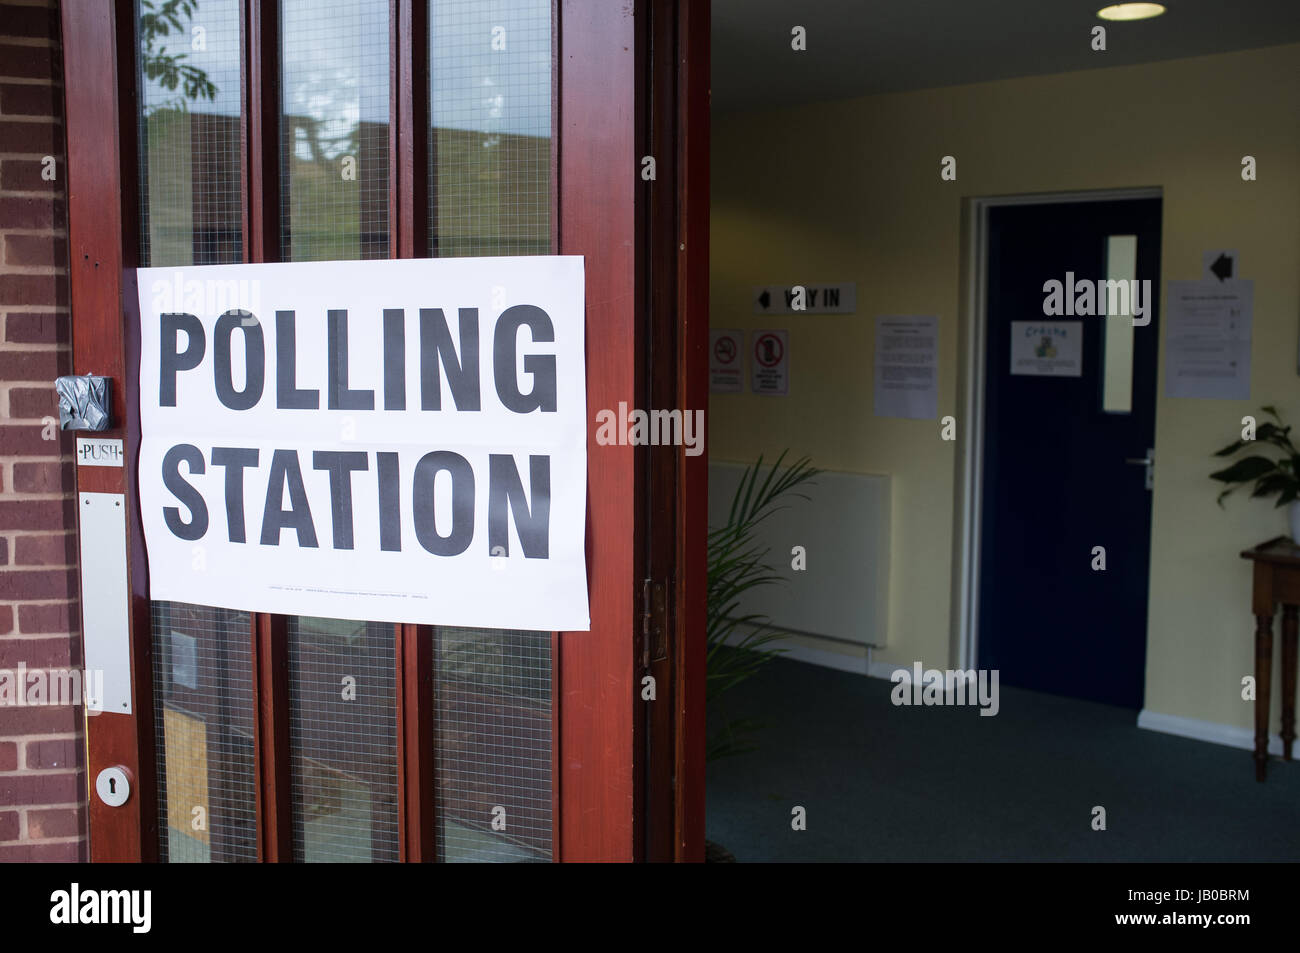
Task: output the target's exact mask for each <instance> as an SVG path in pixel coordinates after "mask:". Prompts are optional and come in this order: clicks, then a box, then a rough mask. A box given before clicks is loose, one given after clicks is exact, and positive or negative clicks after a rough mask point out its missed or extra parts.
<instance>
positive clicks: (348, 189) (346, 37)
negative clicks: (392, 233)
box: [280, 0, 399, 862]
mask: <svg viewBox="0 0 1300 953" xmlns="http://www.w3.org/2000/svg"><path fill="white" fill-rule="evenodd" d="M388 6H389V5H388V3H387V2H386V0H284V2H283V3H282V4H281V6H280V36H281V50H280V69H281V73H280V87H281V104H280V109H281V115H280V129H281V133H282V136H283V141H282V143H281V151H280V172H281V196H282V198H281V201H282V219H281V221H282V232H281V239H282V241H281V253H282V254H283V256H284V260H285V261H338V260H350V259H358V258H363V259H373V258H387V257H388V254H389V249H388V176H389V168H388V123H389V113H388V110H389V62H390V55H391V54H390V50H389V33H388V31H389V9H388ZM378 317H379V316H378V313H377V312H376V313H375V314H373V315H356V316H354V317H353V318H352V319H351V320H352V327H353V333H355V334H358V335H359V334H363V333H366V324H365V322H367V321H374V322H376V323H377V321H378ZM298 320H299V321H317V322H320V321H323V320H324V315H299V318H298ZM321 383H323V382H321ZM320 413H329V411H324V410H322V411H320ZM288 633H289V735H290V738H289V741H290V743H289V749H290V760H291V779H290V781H291V784H290V786H291V792H292V798H291V800H292V813H293V856H294V860H297V861H308V862H311V861H358V862H380V861H396V860H397V859H398V856H399V853H398V838H397V834H398V820H397V817H398V813H397V810H398V809H397V742H396V738H397V699H396V691H395V686H394V679H395V672H396V662H395V637H396V633H395V628H394V626H392V625H391V624H387V623H383V624H381V623H375V622H351V621H344V620H338V619H318V618H309V617H297V618H290V619H289V620H288Z"/></svg>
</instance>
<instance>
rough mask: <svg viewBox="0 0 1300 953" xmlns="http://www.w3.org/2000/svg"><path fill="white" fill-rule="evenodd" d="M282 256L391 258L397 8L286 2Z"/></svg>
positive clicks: (344, 0) (364, 0) (325, 0)
mask: <svg viewBox="0 0 1300 953" xmlns="http://www.w3.org/2000/svg"><path fill="white" fill-rule="evenodd" d="M280 36H281V38H282V39H281V52H280V59H281V73H280V84H281V97H282V99H281V109H282V114H281V118H280V130H281V135H282V136H283V143H282V147H281V166H280V172H281V190H280V191H281V196H282V203H283V208H282V218H281V221H282V223H283V225H282V233H281V254H282V255H283V256H284V260H285V261H339V260H348V259H355V258H387V257H388V122H389V116H388V64H389V49H388V3H387V0H285V2H284V3H283V4H282V5H281V14H280Z"/></svg>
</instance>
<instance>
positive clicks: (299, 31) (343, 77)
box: [144, 0, 551, 136]
mask: <svg viewBox="0 0 1300 953" xmlns="http://www.w3.org/2000/svg"><path fill="white" fill-rule="evenodd" d="M430 6H431V8H432V9H431V11H430V14H431V16H430V19H431V20H432V23H431V26H430V32H431V33H432V35H433V51H432V60H433V68H432V72H433V90H432V110H433V121H434V124H435V125H437V126H440V127H448V128H453V129H478V130H483V131H485V132H505V133H520V134H527V135H549V134H550V128H551V118H550V116H551V103H550V69H551V65H550V64H551V49H550V30H551V14H550V2H549V0H433V2H432V3H431V4H430ZM238 7H239V3H238V0H198V3H197V9H198V12H197V13H196V14H195V16H194V19H193V21H192V22H191V24H190V25H189V26H190V28H192V27H202V28H203V30H204V36H203V39H204V41H205V43H206V47H207V48H206V49H204V50H195V49H192V43H191V38H192V35H191V34H190V33H189V32H188V30H187V32H186V33H184V34H180V35H177V34H175V33H173V34H172V35H171V36H168V37H162V38H160V39H159V40H158V43H157V45H159V46H162V47H165V48H166V51H167V53H168V54H174V53H185V54H186V59H185V60H184V61H183V62H186V63H188V64H190V65H192V66H195V67H197V68H199V69H202V70H204V71H205V72H206V73H207V74H208V78H209V79H211V80H212V82H213V83H214V84H216V87H217V99H216V102H208V101H207V100H200V101H198V102H191V103H189V108H190V109H191V110H192V111H194V112H208V113H220V114H224V115H230V116H235V115H238V114H239V15H238ZM282 8H283V10H284V12H283V14H282V16H283V29H282V31H281V32H282V34H283V37H282V39H283V50H282V57H283V72H282V73H281V76H282V78H287V82H285V83H284V88H283V90H282V94H283V96H284V98H285V103H284V105H285V111H286V112H288V113H290V114H293V115H300V116H311V117H313V118H316V119H320V120H335V122H331V123H329V125H330V126H333V127H335V128H331V129H328V130H327V133H326V134H327V135H328V136H333V135H337V134H340V132H341V129H345V128H346V127H348V126H350V125H351V124H352V123H355V122H356V121H357V120H358V119H360V120H365V121H367V122H387V121H388V57H387V55H386V51H387V46H388V4H387V2H386V0H284V2H283V4H282ZM494 27H503V28H504V30H505V35H504V41H505V49H504V50H494V49H493V48H492V46H493V28H494ZM180 94H181V90H180V89H179V88H178V89H177V90H176V91H175V92H172V91H169V90H166V89H162V88H161V87H160V86H159V85H158V84H157V82H148V83H147V87H146V89H145V91H144V96H145V101H146V104H147V105H149V106H157V105H162V104H165V103H166V102H168V101H169V100H174V99H176V98H177V97H179V96H180ZM336 123H337V124H338V125H337V126H336Z"/></svg>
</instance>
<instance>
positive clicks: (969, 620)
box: [952, 187, 1164, 669]
mask: <svg viewBox="0 0 1300 953" xmlns="http://www.w3.org/2000/svg"><path fill="white" fill-rule="evenodd" d="M1163 197H1164V191H1163V189H1161V188H1159V187H1154V188H1133V189H1101V190H1097V191H1086V192H1083V191H1081V192H1036V193H1034V194H1031V195H995V196H982V197H971V198H967V199H964V200H963V202H962V233H963V234H962V246H963V251H962V260H961V264H962V271H963V281H962V284H963V292H964V293H963V296H962V300H961V319H960V328H959V338H960V340H959V343H958V373H959V378H958V387H957V393H958V395H959V406H958V413H959V416H958V418H957V420H958V427H957V432H958V435H959V436H958V452H957V478H958V481H959V488H958V489H959V492H958V494H957V507H956V510H957V512H956V531H957V545H958V553H957V559H956V560H954V566H955V569H956V573H955V575H956V578H955V579H954V580H953V588H954V598H953V605H954V606H956V609H957V611H956V612H954V613H953V624H952V643H953V653H952V654H953V655H954V656H955V658H956V660H957V668H959V669H968V668H974V667H975V664H976V662H977V660H978V659H979V549H980V516H981V514H982V512H983V510H982V504H983V495H982V494H983V487H982V486H981V479H982V475H983V472H984V376H985V353H984V348H985V340H984V332H985V327H986V321H987V314H986V311H987V308H986V305H987V301H988V288H987V283H988V272H987V267H988V238H989V210H990V209H992V208H994V207H997V206H1000V205H1048V204H1059V203H1066V202H1110V201H1115V200H1129V199H1158V198H1163ZM962 421H966V426H961V422H962Z"/></svg>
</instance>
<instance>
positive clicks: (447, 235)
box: [429, 0, 552, 861]
mask: <svg viewBox="0 0 1300 953" xmlns="http://www.w3.org/2000/svg"><path fill="white" fill-rule="evenodd" d="M429 63H430V69H429V74H430V75H429V101H430V113H431V116H430V120H431V121H430V129H429V156H430V168H429V176H430V178H429V228H430V236H429V237H430V248H431V249H432V253H433V255H435V256H436V257H456V256H471V255H473V256H491V255H544V254H548V253H549V252H550V250H551V3H550V0H433V2H432V3H431V4H430V8H429ZM433 638H434V665H435V688H434V703H435V706H436V712H435V718H436V726H437V727H436V744H437V766H436V772H437V784H438V802H437V803H438V834H437V836H438V856H439V857H440V858H441V859H443V860H444V861H479V860H484V861H535V860H549V859H550V858H551V790H552V778H551V714H552V713H551V634H550V633H549V632H518V631H506V630H497V629H462V628H452V627H440V628H436V629H434V637H433Z"/></svg>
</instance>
